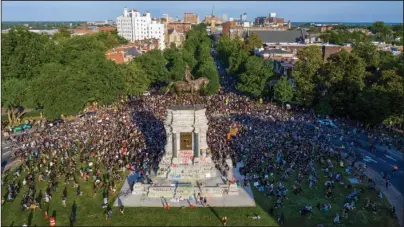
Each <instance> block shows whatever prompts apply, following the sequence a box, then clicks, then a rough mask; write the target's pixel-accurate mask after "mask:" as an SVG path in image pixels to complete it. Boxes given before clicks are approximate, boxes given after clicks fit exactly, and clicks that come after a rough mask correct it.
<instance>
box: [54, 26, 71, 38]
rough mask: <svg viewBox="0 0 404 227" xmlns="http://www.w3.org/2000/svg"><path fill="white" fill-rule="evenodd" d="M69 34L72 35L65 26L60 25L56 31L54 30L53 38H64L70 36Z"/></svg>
mask: <svg viewBox="0 0 404 227" xmlns="http://www.w3.org/2000/svg"><path fill="white" fill-rule="evenodd" d="M71 35H72V34H71V32H69V30H67V28H65V27H61V28H59V30H58V32H56V33H55V34H54V35H53V39H54V40H58V39H66V38H70V37H71Z"/></svg>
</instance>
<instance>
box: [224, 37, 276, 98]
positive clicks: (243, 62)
mask: <svg viewBox="0 0 404 227" xmlns="http://www.w3.org/2000/svg"><path fill="white" fill-rule="evenodd" d="M261 46H262V40H261V39H260V37H259V36H258V35H257V34H256V33H252V34H251V36H250V37H248V38H247V39H246V40H244V41H242V40H240V39H234V40H231V39H229V38H228V37H226V36H221V37H220V38H219V40H218V43H217V54H218V58H219V60H220V61H221V62H222V64H223V66H224V67H226V68H227V69H228V74H231V75H233V76H235V77H236V79H237V84H236V89H237V90H238V91H240V92H243V93H245V94H247V95H249V96H251V97H253V98H257V97H260V96H263V95H264V94H265V92H266V89H265V88H266V85H267V84H268V81H269V79H270V78H271V77H272V76H273V72H272V68H273V64H272V63H271V62H269V61H265V60H263V59H262V58H259V57H257V56H255V55H254V53H253V50H254V48H256V47H261Z"/></svg>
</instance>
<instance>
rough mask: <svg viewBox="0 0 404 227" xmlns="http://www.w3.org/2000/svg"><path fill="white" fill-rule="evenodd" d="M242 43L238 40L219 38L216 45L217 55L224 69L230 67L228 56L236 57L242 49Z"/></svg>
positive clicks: (225, 37)
mask: <svg viewBox="0 0 404 227" xmlns="http://www.w3.org/2000/svg"><path fill="white" fill-rule="evenodd" d="M242 44H243V43H242V42H241V41H240V40H238V39H234V40H231V39H229V38H228V37H227V36H221V37H220V38H219V40H218V43H217V47H216V49H217V54H218V58H219V59H220V61H221V62H222V63H223V64H224V67H226V68H228V67H230V62H229V58H230V56H232V55H233V56H237V55H238V54H239V52H240V49H241V47H242ZM247 56H248V55H247Z"/></svg>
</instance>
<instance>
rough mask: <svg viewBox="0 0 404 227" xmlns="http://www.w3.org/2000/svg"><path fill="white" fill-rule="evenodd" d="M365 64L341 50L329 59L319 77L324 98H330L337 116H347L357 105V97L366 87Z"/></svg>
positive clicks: (351, 54)
mask: <svg viewBox="0 0 404 227" xmlns="http://www.w3.org/2000/svg"><path fill="white" fill-rule="evenodd" d="M365 72H366V71H365V63H364V61H363V60H362V59H361V58H360V57H358V56H356V55H355V54H353V53H348V52H347V51H345V50H341V51H340V52H339V53H336V54H333V55H331V56H330V58H328V61H327V63H326V64H325V65H324V68H323V70H322V72H321V74H320V75H319V77H318V83H319V85H318V86H319V87H321V88H322V93H323V96H329V97H330V102H331V103H330V104H331V106H332V109H333V111H334V113H335V114H339V115H341V116H346V115H348V114H350V113H351V109H352V108H353V106H354V105H355V99H356V96H357V95H358V94H359V92H360V91H361V90H362V89H363V88H364V87H365V83H364V78H365Z"/></svg>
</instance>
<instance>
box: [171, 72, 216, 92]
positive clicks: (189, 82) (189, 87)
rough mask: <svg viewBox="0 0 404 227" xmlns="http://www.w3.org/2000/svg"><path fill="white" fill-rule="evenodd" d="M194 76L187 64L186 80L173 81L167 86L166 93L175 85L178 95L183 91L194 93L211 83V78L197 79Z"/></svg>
mask: <svg viewBox="0 0 404 227" xmlns="http://www.w3.org/2000/svg"><path fill="white" fill-rule="evenodd" d="M192 78H193V77H192V74H191V72H190V69H189V66H188V65H187V66H186V70H185V81H177V82H171V83H170V84H169V85H168V87H167V91H166V93H165V95H166V94H167V93H168V92H169V91H170V89H171V87H173V86H174V89H175V90H174V91H175V93H176V94H177V95H180V94H181V93H182V92H191V93H192V94H193V93H194V92H200V91H201V90H202V89H203V88H204V87H206V86H207V85H208V83H209V79H208V78H206V77H200V78H198V79H196V80H193V79H192Z"/></svg>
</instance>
